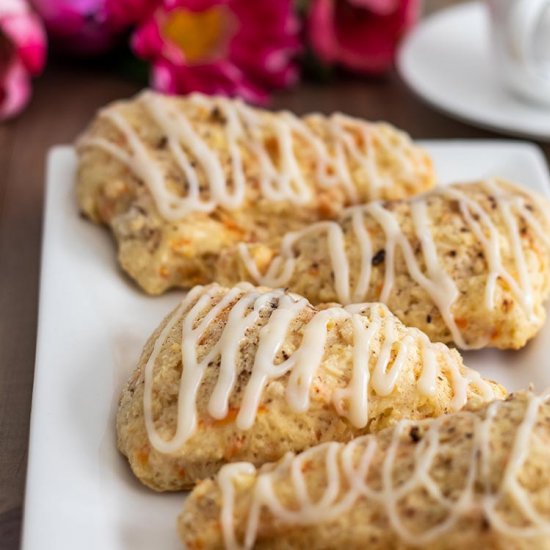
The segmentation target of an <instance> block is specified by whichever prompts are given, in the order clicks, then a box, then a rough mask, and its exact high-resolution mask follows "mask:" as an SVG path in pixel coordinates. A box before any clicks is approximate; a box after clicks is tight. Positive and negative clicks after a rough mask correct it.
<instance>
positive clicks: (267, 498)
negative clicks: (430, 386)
mask: <svg viewBox="0 0 550 550" xmlns="http://www.w3.org/2000/svg"><path fill="white" fill-rule="evenodd" d="M178 527H179V532H180V535H181V538H182V540H183V541H184V542H185V544H186V548H187V549H188V550H198V549H202V548H208V549H211V550H215V549H218V548H227V549H237V548H239V549H250V548H258V549H268V548H269V549H285V550H292V549H296V550H298V549H302V548H312V549H315V550H329V549H330V550H334V549H337V548H346V549H350V550H355V549H357V550H363V549H366V548H368V549H369V550H388V549H400V550H406V549H412V548H422V549H423V550H474V549H475V550H478V549H479V550H481V549H483V550H507V549H510V550H512V549H514V550H548V549H549V548H550V400H549V396H548V394H546V395H543V396H536V395H533V394H531V393H527V392H521V393H518V394H515V395H511V396H510V397H509V398H508V399H507V400H506V401H495V402H493V403H491V404H490V405H488V406H487V405H485V406H483V407H481V408H478V409H477V410H470V411H461V412H458V413H455V414H452V415H446V416H443V417H440V418H436V419H429V420H423V421H420V422H416V421H411V420H403V421H401V422H399V423H398V424H397V425H396V426H394V427H393V428H389V429H387V430H384V431H382V432H380V433H378V434H375V435H367V436H363V437H360V438H357V439H355V440H353V441H351V442H349V443H347V444H345V443H325V444H323V445H319V446H316V447H313V448H312V449H309V450H307V451H305V452H303V453H302V454H299V455H297V456H295V455H289V456H287V457H285V458H284V459H282V460H281V461H279V462H278V463H277V464H274V465H268V466H265V467H263V468H262V469H260V470H256V469H255V467H254V466H253V465H252V464H249V463H240V464H231V465H227V466H225V467H224V468H223V469H222V470H221V471H220V473H219V474H218V476H217V478H216V479H215V480H208V481H204V482H202V483H201V484H199V485H198V486H197V487H196V489H195V490H194V491H193V492H192V493H191V496H190V497H189V498H188V499H187V501H186V502H185V505H184V509H183V513H182V514H181V516H180V518H179V522H178Z"/></svg>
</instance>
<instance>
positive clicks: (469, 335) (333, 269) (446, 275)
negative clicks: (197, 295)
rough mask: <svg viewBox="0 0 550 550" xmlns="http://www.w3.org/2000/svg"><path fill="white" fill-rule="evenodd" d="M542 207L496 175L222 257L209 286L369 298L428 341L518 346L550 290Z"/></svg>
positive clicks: (549, 239) (547, 225) (547, 209)
mask: <svg viewBox="0 0 550 550" xmlns="http://www.w3.org/2000/svg"><path fill="white" fill-rule="evenodd" d="M549 213H550V206H549V203H548V200H547V199H546V198H545V197H542V196H539V195H537V194H534V193H531V192H528V191H527V190H526V189H524V188H521V187H519V186H516V185H513V184H511V183H508V182H505V181H501V180H495V179H493V180H487V181H479V182H474V183H468V184H455V185H449V186H444V187H439V188H437V189H435V190H434V191H432V192H431V193H428V194H426V195H424V196H422V197H418V198H415V199H411V200H402V201H390V202H372V203H370V204H367V205H362V206H357V207H352V208H350V209H348V210H347V211H346V212H345V213H344V214H343V215H342V216H341V217H340V219H339V220H338V221H334V222H333V221H324V222H318V223H316V224H313V225H311V226H309V227H307V228H305V229H302V230H299V231H294V232H290V233H288V234H287V235H286V236H285V237H284V238H283V239H282V244H281V245H277V246H269V245H267V244H261V243H257V244H251V245H245V244H241V245H237V246H235V247H233V248H231V249H228V250H227V251H225V252H224V253H222V255H221V257H220V260H219V264H218V276H217V279H216V280H217V281H218V282H220V283H222V284H227V285H230V284H233V283H234V282H236V281H240V280H249V281H252V282H255V283H257V284H263V285H267V286H272V287H276V286H285V287H288V288H289V289H290V290H292V291H293V292H297V293H299V294H302V295H304V296H305V297H306V298H308V300H310V301H311V302H312V303H314V304H315V303H322V302H333V301H338V302H340V303H343V304H347V303H350V302H364V301H380V302H383V303H385V304H387V305H388V307H389V308H390V310H391V311H392V312H393V313H394V314H395V315H397V316H398V317H399V318H400V319H401V321H403V323H405V324H406V325H408V326H414V327H418V328H420V329H421V330H423V331H424V332H425V333H426V334H427V335H428V336H429V337H430V338H431V339H432V340H435V341H441V342H446V343H450V342H454V343H455V344H456V345H457V346H459V347H461V348H480V347H484V346H490V347H497V348H512V349H517V348H520V347H522V346H524V345H525V343H526V342H527V341H528V340H529V339H530V338H532V337H533V336H534V335H535V334H536V333H537V331H538V330H539V329H540V328H541V326H542V325H543V323H544V319H545V309H544V306H543V303H544V300H545V299H546V298H547V297H548V294H549V290H550V214H549Z"/></svg>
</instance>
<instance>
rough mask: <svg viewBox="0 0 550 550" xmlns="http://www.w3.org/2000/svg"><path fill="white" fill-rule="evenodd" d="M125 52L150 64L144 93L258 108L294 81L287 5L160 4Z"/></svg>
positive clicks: (255, 1) (232, 0) (293, 36)
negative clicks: (234, 101)
mask: <svg viewBox="0 0 550 550" xmlns="http://www.w3.org/2000/svg"><path fill="white" fill-rule="evenodd" d="M132 46H133V49H134V51H135V52H136V54H137V55H139V56H141V57H143V58H145V59H147V60H150V61H151V62H152V71H151V84H152V86H153V87H154V88H156V89H157V90H160V91H163V92H166V93H187V92H191V91H201V92H204V93H207V94H223V95H231V96H233V95H239V96H242V97H244V98H245V99H247V100H250V101H262V100H264V99H265V98H266V96H267V91H268V90H270V89H272V88H281V87H285V86H288V85H290V84H292V83H294V82H295V81H296V80H297V77H298V70H297V66H296V64H295V62H294V57H295V55H296V53H297V51H298V50H299V39H298V23H297V20H296V19H295V16H294V14H293V11H292V2H291V0H276V1H274V0H164V1H163V2H162V4H161V6H160V7H159V8H158V9H157V10H156V11H155V12H154V14H153V15H152V17H150V18H149V19H148V20H147V21H146V22H145V23H144V24H143V25H142V26H141V27H140V28H138V30H137V31H136V33H135V34H134V36H133V39H132Z"/></svg>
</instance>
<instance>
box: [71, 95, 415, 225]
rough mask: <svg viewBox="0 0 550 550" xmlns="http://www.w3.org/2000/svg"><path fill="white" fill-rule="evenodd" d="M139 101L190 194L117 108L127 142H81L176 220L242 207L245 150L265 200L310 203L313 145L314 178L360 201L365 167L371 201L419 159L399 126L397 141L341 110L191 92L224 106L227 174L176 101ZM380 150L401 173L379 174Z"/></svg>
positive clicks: (201, 103)
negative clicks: (265, 107)
mask: <svg viewBox="0 0 550 550" xmlns="http://www.w3.org/2000/svg"><path fill="white" fill-rule="evenodd" d="M137 101H139V102H140V103H141V105H142V106H143V107H144V108H145V109H146V110H147V112H148V114H149V115H150V116H151V118H152V119H153V120H154V122H155V124H156V125H158V127H159V128H160V129H161V131H162V133H163V135H164V136H165V137H166V139H167V146H168V149H169V151H170V153H171V155H172V156H173V158H174V159H175V161H176V164H177V166H178V167H179V169H180V170H181V172H182V175H183V176H184V180H185V182H186V192H185V194H184V195H183V196H181V195H180V194H177V193H175V192H174V191H173V190H171V189H169V188H168V187H167V182H166V176H165V173H164V171H163V167H162V166H161V164H160V163H159V162H158V161H157V160H156V159H155V158H153V155H152V154H151V153H150V152H149V151H148V148H147V146H146V144H145V142H144V140H143V139H142V138H141V136H140V131H139V129H136V128H134V127H133V126H132V124H130V123H129V122H128V121H127V120H126V119H125V117H124V116H123V114H122V112H121V109H120V108H119V107H117V106H114V107H109V108H106V109H104V110H103V111H102V112H101V113H100V116H102V117H104V118H105V119H107V120H108V121H109V122H110V123H111V124H112V125H113V126H114V127H115V128H116V130H117V131H118V132H119V133H120V134H121V136H122V137H123V138H124V142H125V143H124V145H119V144H117V143H116V142H115V141H114V140H113V141H110V140H107V139H105V138H101V137H92V136H85V137H84V138H82V139H81V140H80V142H79V147H98V148H100V149H102V150H103V151H105V152H107V153H109V154H110V155H112V156H113V157H115V158H116V159H117V160H118V161H120V162H121V163H123V164H125V165H126V166H127V167H128V169H130V170H131V171H132V172H133V173H134V174H135V175H136V176H137V177H138V178H139V179H140V180H142V181H143V182H144V183H145V184H146V185H147V186H148V188H149V190H150V191H151V194H152V195H153V198H154V200H155V203H156V205H157V207H158V210H159V212H160V214H161V215H162V216H163V217H164V218H166V219H167V220H170V221H177V220H180V219H182V218H183V217H185V216H186V215H187V214H189V213H191V212H211V211H212V210H214V209H215V208H216V207H218V206H221V207H224V208H228V209H235V208H239V207H240V206H242V205H243V203H244V201H245V195H246V186H247V179H248V178H249V176H250V175H249V174H247V173H246V171H245V167H244V166H245V161H244V158H243V156H244V155H248V156H250V155H251V156H253V157H255V158H256V160H257V162H258V171H259V173H258V178H259V183H260V189H261V194H262V196H263V197H265V198H267V199H268V200H272V201H290V202H291V203H293V204H296V205H303V204H307V203H310V202H311V200H312V198H313V195H314V193H315V189H314V186H313V184H312V183H311V182H308V181H307V180H306V177H305V174H304V171H303V168H302V167H301V165H300V161H299V157H298V154H297V152H298V151H299V150H303V149H307V151H308V153H309V154H311V156H312V162H313V164H314V170H315V182H318V184H319V185H321V186H322V187H331V186H341V187H342V188H343V189H344V191H345V192H346V194H347V200H348V202H349V203H356V202H357V201H358V200H359V195H358V189H357V186H358V182H357V181H356V179H357V172H358V171H359V172H361V173H362V174H363V176H362V177H361V182H362V183H361V185H362V186H364V187H366V189H363V195H364V196H368V197H370V198H376V197H377V196H379V195H380V191H381V190H382V189H383V188H387V187H391V186H392V185H394V184H395V181H396V178H397V179H400V180H410V179H411V178H412V177H413V174H414V165H413V162H412V160H411V159H410V158H408V156H407V155H406V153H405V151H407V149H410V148H411V147H412V144H411V142H410V140H409V138H408V136H406V135H405V134H403V133H402V132H399V131H397V130H394V129H392V130H391V135H392V138H393V140H394V142H393V143H390V141H389V138H388V137H387V136H386V135H385V134H386V133H387V132H388V130H387V129H386V127H385V126H384V125H375V124H371V123H368V122H366V121H363V120H360V119H355V118H351V117H348V116H344V115H342V114H339V113H335V114H333V115H332V116H330V117H322V116H321V115H309V116H308V117H304V118H303V119H302V118H299V117H297V116H295V115H294V114H292V113H290V112H288V111H283V112H281V113H277V114H275V115H273V114H271V113H266V112H262V111H259V110H257V109H254V108H252V107H249V106H248V105H246V104H245V103H243V102H242V101H240V100H238V99H228V98H224V97H208V96H204V95H201V94H191V95H189V96H188V97H187V98H186V101H187V102H188V104H190V105H191V106H192V107H193V108H202V109H205V110H208V111H212V110H213V109H217V110H218V112H219V113H220V115H221V117H223V131H224V138H225V141H226V143H227V149H228V153H229V158H230V170H227V171H226V170H224V164H223V162H222V160H221V158H220V155H219V151H217V150H216V149H215V148H213V147H212V146H210V145H209V144H208V143H207V142H206V141H205V140H204V139H203V138H202V137H201V133H200V132H199V130H198V128H197V127H196V125H194V124H193V122H192V121H191V119H190V118H189V117H188V116H186V115H185V113H184V112H183V111H182V110H181V109H180V108H178V106H177V105H176V104H175V103H174V102H173V101H172V100H167V99H166V98H164V97H163V96H161V95H158V94H155V93H152V92H144V93H143V94H141V96H139V98H138V99H137ZM308 120H309V122H308ZM312 123H318V124H320V125H321V126H322V127H328V133H329V135H330V143H331V145H330V147H329V145H328V143H327V142H325V140H324V139H322V138H321V137H320V136H319V135H317V134H316V133H315V131H314V130H313V125H312ZM266 135H269V136H271V137H273V139H274V143H275V147H274V149H275V153H274V154H273V153H272V154H270V151H269V150H268V144H267V142H266V139H265V138H266ZM358 136H359V137H360V139H358ZM374 136H375V137H376V142H377V145H376V147H375V145H374ZM327 141H328V140H327ZM377 149H378V150H381V153H382V154H383V155H391V156H392V159H393V162H394V163H395V166H396V169H395V170H394V176H392V177H389V176H388V175H384V174H381V173H380V171H379V169H378V164H377V158H376V155H377V154H378V153H377ZM243 151H244V155H243ZM273 156H275V157H276V158H273ZM395 174H397V175H395ZM201 176H202V181H203V184H204V185H205V186H206V188H207V189H206V192H205V193H203V195H205V196H202V195H201V189H200V181H201ZM363 180H364V181H363Z"/></svg>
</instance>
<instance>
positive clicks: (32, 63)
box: [0, 0, 46, 74]
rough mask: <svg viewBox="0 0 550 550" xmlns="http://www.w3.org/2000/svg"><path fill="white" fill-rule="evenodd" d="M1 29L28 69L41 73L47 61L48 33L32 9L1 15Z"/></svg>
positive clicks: (34, 72)
mask: <svg viewBox="0 0 550 550" xmlns="http://www.w3.org/2000/svg"><path fill="white" fill-rule="evenodd" d="M10 1H11V0H10ZM0 31H1V32H2V33H3V34H4V35H5V36H6V38H7V39H8V40H9V41H10V42H11V43H12V44H13V45H14V46H15V50H16V55H17V56H18V57H19V58H20V59H21V61H22V62H23V63H24V65H25V67H26V68H27V70H28V71H29V72H30V73H31V74H38V73H40V72H41V71H42V69H43V68H44V64H45V61H46V33H45V32H44V27H43V26H42V22H41V20H40V19H39V18H38V17H37V16H36V15H35V14H34V13H31V12H30V11H26V12H22V13H16V14H13V13H12V14H5V15H4V16H3V17H0Z"/></svg>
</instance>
